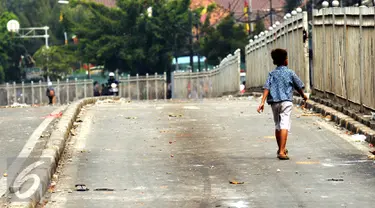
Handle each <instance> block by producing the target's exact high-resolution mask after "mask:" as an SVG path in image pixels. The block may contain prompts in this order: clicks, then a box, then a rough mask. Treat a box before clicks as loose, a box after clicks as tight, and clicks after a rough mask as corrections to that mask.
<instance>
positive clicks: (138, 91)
mask: <svg viewBox="0 0 375 208" xmlns="http://www.w3.org/2000/svg"><path fill="white" fill-rule="evenodd" d="M136 77H137V100H139V97H140V95H139V94H140V90H139V74H138V73H137V76H136Z"/></svg>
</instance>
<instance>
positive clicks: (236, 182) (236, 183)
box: [229, 181, 245, 185]
mask: <svg viewBox="0 0 375 208" xmlns="http://www.w3.org/2000/svg"><path fill="white" fill-rule="evenodd" d="M244 183H245V182H239V181H229V184H235V185H238V184H244Z"/></svg>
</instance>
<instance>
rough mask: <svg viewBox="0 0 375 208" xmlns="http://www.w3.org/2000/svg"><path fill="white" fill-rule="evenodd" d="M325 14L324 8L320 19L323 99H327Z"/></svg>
mask: <svg viewBox="0 0 375 208" xmlns="http://www.w3.org/2000/svg"><path fill="white" fill-rule="evenodd" d="M325 13H326V8H322V17H323V48H322V50H323V53H322V54H323V57H322V59H323V61H322V78H323V89H322V90H323V92H324V96H323V97H324V98H327V95H326V68H325V67H326V56H325V55H324V54H326V51H325V50H326V47H327V46H326V26H325Z"/></svg>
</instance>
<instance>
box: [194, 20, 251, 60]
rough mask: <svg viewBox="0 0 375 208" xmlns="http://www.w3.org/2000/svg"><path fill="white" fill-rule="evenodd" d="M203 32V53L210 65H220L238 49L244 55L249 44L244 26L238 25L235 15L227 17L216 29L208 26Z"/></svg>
mask: <svg viewBox="0 0 375 208" xmlns="http://www.w3.org/2000/svg"><path fill="white" fill-rule="evenodd" d="M203 31H204V32H205V36H204V37H203V38H202V39H201V40H200V45H201V52H202V54H203V55H204V56H206V58H207V63H208V64H210V65H217V64H219V63H220V61H221V60H222V59H224V58H225V57H226V56H227V55H228V54H230V53H233V52H234V51H235V50H237V49H238V48H240V49H241V51H242V53H243V52H244V47H245V45H246V44H247V42H248V40H247V34H246V31H245V28H244V26H243V25H239V24H237V23H236V20H235V18H234V16H233V15H229V16H227V17H225V18H224V19H223V20H222V21H221V23H220V24H219V25H218V26H217V27H216V28H215V27H210V26H208V27H206V28H204V30H203Z"/></svg>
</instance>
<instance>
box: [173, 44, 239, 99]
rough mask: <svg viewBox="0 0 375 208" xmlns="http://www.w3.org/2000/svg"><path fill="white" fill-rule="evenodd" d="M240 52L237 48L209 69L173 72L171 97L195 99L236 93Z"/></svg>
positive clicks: (237, 90)
mask: <svg viewBox="0 0 375 208" xmlns="http://www.w3.org/2000/svg"><path fill="white" fill-rule="evenodd" d="M240 65H241V52H240V49H237V50H236V51H235V52H234V54H233V55H232V54H229V55H228V56H227V57H226V58H225V59H223V60H222V61H221V63H220V65H218V66H216V67H214V69H213V70H210V71H202V72H191V71H190V72H173V73H172V83H171V84H172V98H177V99H197V98H211V97H218V96H221V95H223V94H226V93H236V92H239V89H240Z"/></svg>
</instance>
